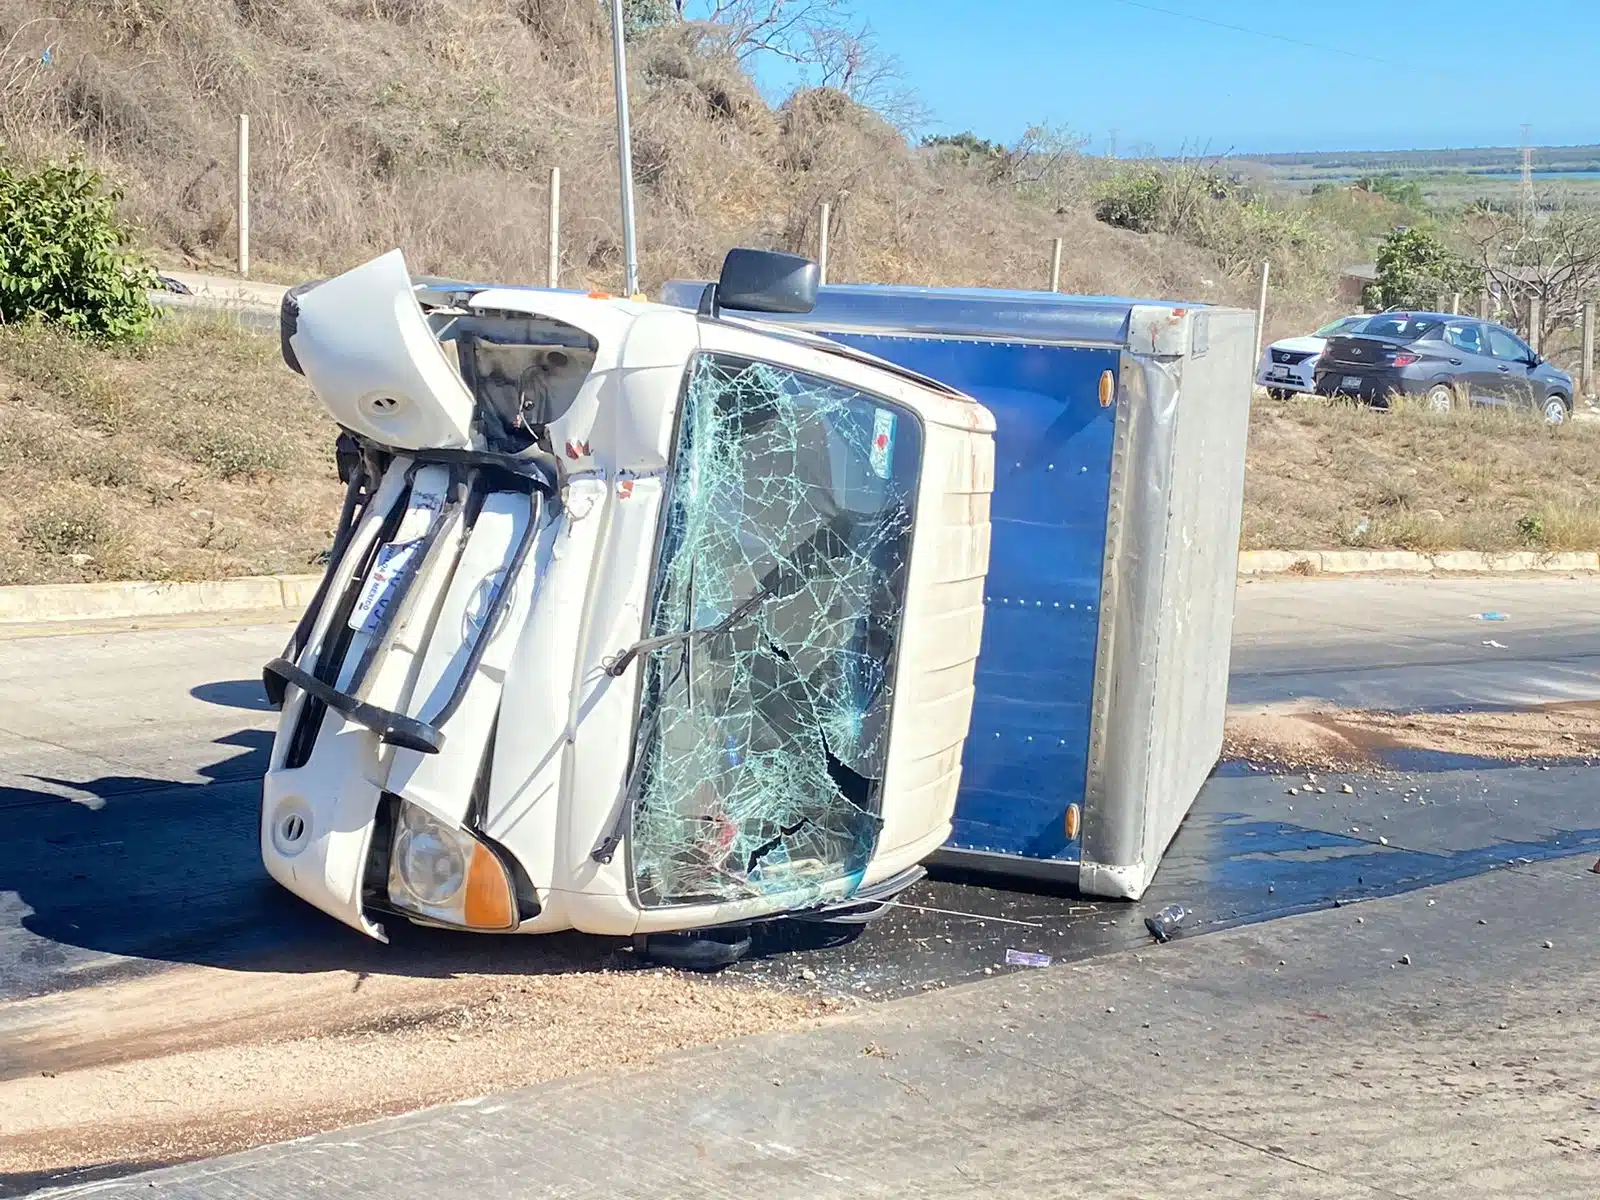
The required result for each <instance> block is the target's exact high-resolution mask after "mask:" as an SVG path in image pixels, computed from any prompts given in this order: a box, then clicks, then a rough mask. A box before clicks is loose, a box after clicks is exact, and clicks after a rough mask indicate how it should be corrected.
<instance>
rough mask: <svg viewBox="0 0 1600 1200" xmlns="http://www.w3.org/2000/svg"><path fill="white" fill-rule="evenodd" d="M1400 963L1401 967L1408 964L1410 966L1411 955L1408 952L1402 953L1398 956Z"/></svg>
mask: <svg viewBox="0 0 1600 1200" xmlns="http://www.w3.org/2000/svg"><path fill="white" fill-rule="evenodd" d="M1400 965H1401V966H1402V967H1409V966H1410V965H1411V955H1409V954H1402V955H1401V956H1400Z"/></svg>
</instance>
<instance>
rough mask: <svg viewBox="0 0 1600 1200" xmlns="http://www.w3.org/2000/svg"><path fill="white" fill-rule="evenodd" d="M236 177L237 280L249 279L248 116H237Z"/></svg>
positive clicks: (241, 114)
mask: <svg viewBox="0 0 1600 1200" xmlns="http://www.w3.org/2000/svg"><path fill="white" fill-rule="evenodd" d="M237 159H238V161H237V163H236V166H237V167H238V177H237V179H236V181H235V183H234V203H235V206H236V208H237V213H236V215H235V221H236V222H237V225H238V231H237V232H238V234H239V249H238V262H239V278H240V279H248V278H249V277H250V116H249V114H248V113H240V114H239V143H238V147H237Z"/></svg>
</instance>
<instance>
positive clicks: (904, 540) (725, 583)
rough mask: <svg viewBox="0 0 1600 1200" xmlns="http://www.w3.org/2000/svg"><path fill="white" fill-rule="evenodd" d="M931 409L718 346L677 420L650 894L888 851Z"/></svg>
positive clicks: (656, 676)
mask: <svg viewBox="0 0 1600 1200" xmlns="http://www.w3.org/2000/svg"><path fill="white" fill-rule="evenodd" d="M921 442H922V437H921V429H920V427H919V426H918V424H917V421H916V418H915V417H914V416H913V415H912V414H910V413H908V412H906V411H905V410H903V409H900V408H899V407H897V406H895V405H893V404H890V403H888V402H886V401H884V400H882V399H880V398H878V397H875V396H870V395H866V394H864V393H862V392H858V391H856V390H854V389H852V388H849V387H844V386H841V385H839V384H835V383H832V382H829V381H828V380H825V379H820V378H816V377H813V376H808V375H803V374H800V373H797V372H795V371H791V370H788V369H786V368H782V367H776V366H772V365H770V364H767V363H760V362H752V361H750V360H747V359H740V358H733V357H730V356H725V355H705V356H701V357H700V358H699V359H697V360H696V362H695V363H694V365H693V366H692V368H691V375H690V379H689V384H688V387H687V389H686V393H685V397H684V402H683V406H682V410H681V412H680V414H679V428H678V449H677V455H676V458H675V461H674V466H673V475H672V480H671V491H670V494H669V499H668V502H667V511H666V514H665V519H664V526H663V533H662V540H661V546H660V549H659V551H658V557H657V560H656V568H655V580H656V584H655V591H654V595H653V597H652V609H651V613H652V618H653V619H652V621H651V634H652V636H656V637H662V636H666V635H669V634H675V633H680V632H684V631H687V630H709V629H712V628H713V627H716V626H718V625H719V624H720V623H722V622H724V621H726V620H727V618H728V617H729V616H730V615H734V614H735V613H736V610H740V609H741V606H744V611H743V612H740V613H739V614H738V617H737V619H736V620H734V621H732V622H730V623H729V624H728V625H727V628H726V630H725V631H724V632H718V633H715V634H713V635H710V636H706V637H702V638H689V639H684V640H681V641H677V642H673V643H671V644H668V645H665V646H662V647H660V648H658V649H656V650H654V651H652V652H650V653H649V654H648V655H647V656H645V659H644V687H643V693H642V699H641V709H640V715H639V724H638V734H637V744H636V746H635V748H634V756H635V757H634V771H633V796H632V801H633V822H632V833H633V836H632V839H631V854H632V863H633V872H634V881H635V886H636V888H637V892H638V896H639V900H640V903H641V904H644V905H649V906H661V905H670V904H686V903H695V902H720V901H728V900H742V899H748V898H752V897H760V896H780V895H781V896H782V897H783V903H784V904H785V905H786V906H793V905H795V904H805V903H811V902H813V901H816V900H823V899H828V898H831V897H834V896H841V895H847V894H848V893H849V892H851V891H853V890H854V888H855V886H856V885H857V883H859V881H860V878H861V874H862V872H863V871H864V870H865V869H866V865H867V862H868V860H869V859H870V858H871V857H872V852H873V849H874V848H875V846H876V844H877V836H878V830H879V829H880V827H881V825H882V822H881V820H880V818H879V814H878V807H879V792H880V789H881V787H882V783H883V773H884V763H885V759H886V755H887V749H888V737H889V716H890V712H891V708H892V700H893V684H894V662H895V647H896V645H897V643H898V640H899V632H900V620H901V613H902V610H903V608H904V603H905V582H906V569H907V566H908V563H909V559H910V553H911V526H912V520H913V516H914V512H913V509H914V502H915V497H916V485H917V474H918V469H919V466H920V463H921V458H922V445H921Z"/></svg>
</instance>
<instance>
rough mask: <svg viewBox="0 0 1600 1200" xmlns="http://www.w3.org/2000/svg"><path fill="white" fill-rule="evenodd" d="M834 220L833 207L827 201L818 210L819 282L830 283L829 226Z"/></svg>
mask: <svg viewBox="0 0 1600 1200" xmlns="http://www.w3.org/2000/svg"><path fill="white" fill-rule="evenodd" d="M832 219H833V206H832V205H830V204H829V203H828V202H827V201H826V200H824V201H823V202H822V206H821V207H820V208H819V209H817V282H818V283H827V282H828V224H829V222H830V221H831V220H832Z"/></svg>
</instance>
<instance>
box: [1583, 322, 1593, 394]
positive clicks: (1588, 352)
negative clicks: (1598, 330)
mask: <svg viewBox="0 0 1600 1200" xmlns="http://www.w3.org/2000/svg"><path fill="white" fill-rule="evenodd" d="M1582 378H1583V384H1582V387H1583V394H1584V395H1585V396H1592V395H1594V301H1593V300H1590V301H1589V302H1588V303H1587V304H1585V305H1584V306H1583V377H1582Z"/></svg>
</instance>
